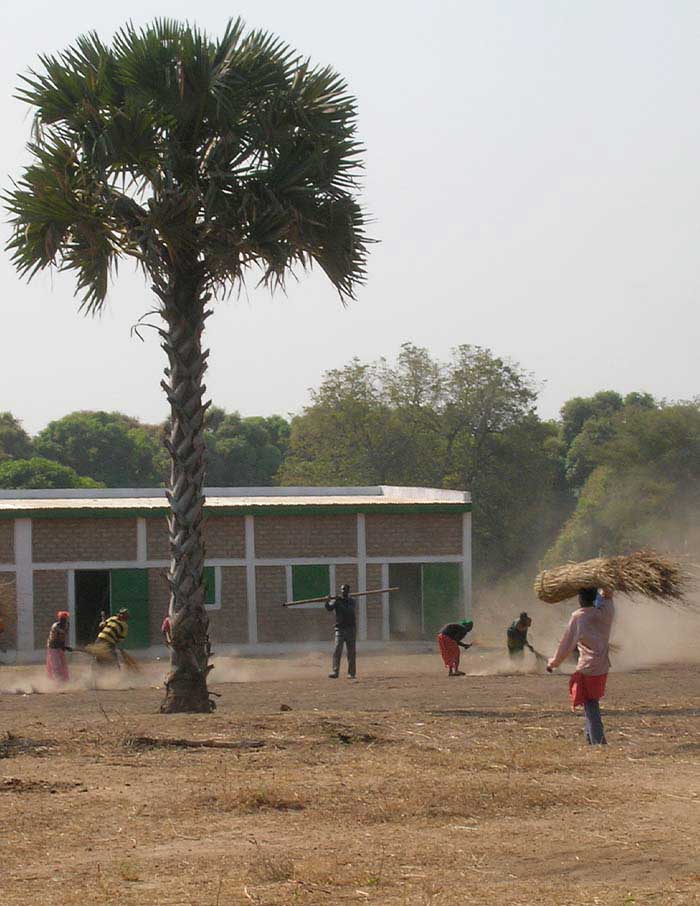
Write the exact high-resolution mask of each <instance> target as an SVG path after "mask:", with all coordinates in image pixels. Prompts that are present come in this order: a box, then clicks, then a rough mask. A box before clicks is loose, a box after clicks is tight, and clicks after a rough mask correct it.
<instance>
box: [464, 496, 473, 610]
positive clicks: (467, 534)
mask: <svg viewBox="0 0 700 906" xmlns="http://www.w3.org/2000/svg"><path fill="white" fill-rule="evenodd" d="M462 579H463V582H464V616H465V618H466V619H468V620H471V619H473V617H472V514H471V510H469V511H468V512H467V513H463V514H462Z"/></svg>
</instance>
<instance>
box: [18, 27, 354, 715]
mask: <svg viewBox="0 0 700 906" xmlns="http://www.w3.org/2000/svg"><path fill="white" fill-rule="evenodd" d="M40 60H41V64H42V66H41V71H40V72H35V71H30V72H29V74H28V75H27V76H25V77H23V85H22V87H21V88H20V90H19V93H18V97H19V98H20V99H22V100H23V101H26V103H28V104H29V105H31V107H32V108H34V130H33V138H32V142H31V143H30V144H29V146H28V147H29V151H30V152H31V155H32V161H31V163H30V165H29V166H28V167H27V168H26V169H25V170H24V172H23V174H22V176H21V177H20V179H19V180H18V181H17V182H15V183H13V186H12V188H11V189H10V191H8V192H7V194H6V195H5V204H6V207H7V209H8V210H9V211H10V213H11V217H12V225H13V231H12V235H11V238H10V241H9V243H8V250H9V251H11V253H12V258H13V262H14V264H15V267H16V268H17V270H18V271H19V273H20V274H21V275H25V276H27V277H28V278H29V279H31V277H33V276H34V275H35V274H36V273H37V271H39V270H41V269H43V268H46V267H49V266H52V265H53V266H56V267H57V268H58V269H59V270H72V271H75V273H76V285H77V289H76V295H80V296H81V297H82V302H81V308H82V310H83V311H85V312H86V313H88V314H93V313H95V312H98V311H99V310H100V309H101V308H102V306H103V305H104V303H105V298H106V296H107V290H108V286H109V283H110V279H111V278H112V277H113V276H114V275H115V274H116V268H117V262H118V261H119V259H123V258H127V259H129V258H131V259H133V260H134V261H135V262H136V263H137V264H138V266H140V267H141V268H142V269H143V273H144V275H145V276H146V279H147V280H148V281H149V282H150V284H151V286H152V290H153V292H154V293H155V296H156V303H155V309H156V310H157V312H158V314H159V315H160V317H161V318H162V322H161V321H159V322H158V327H157V329H158V331H159V333H160V336H161V338H162V346H163V348H164V350H165V352H166V355H167V357H168V367H167V368H166V369H165V375H166V377H165V380H164V381H162V386H163V389H164V390H165V393H166V396H167V398H168V402H169V403H170V409H171V430H170V436H169V439H168V440H167V441H166V446H167V449H168V451H169V453H170V457H171V460H172V465H171V477H170V485H169V490H168V492H167V493H168V500H169V504H170V510H171V513H170V516H169V526H170V550H171V566H170V570H169V574H168V579H169V585H170V612H171V616H172V620H173V651H172V659H171V670H170V674H169V676H168V679H167V681H166V695H165V699H164V701H163V703H162V705H161V710H163V711H168V712H172V711H199V712H206V711H209V710H211V709H212V707H213V705H212V703H211V701H210V696H209V693H208V690H207V674H208V671H209V670H210V669H211V667H210V666H209V663H208V660H209V642H208V634H207V630H208V621H207V616H206V613H205V610H204V588H203V578H202V577H203V567H204V555H205V551H204V544H203V540H202V519H203V508H204V494H203V487H204V475H205V456H204V440H203V421H204V415H205V411H206V408H207V404H205V403H204V401H203V396H204V393H205V389H206V388H205V386H204V384H203V382H202V377H203V375H204V372H205V369H206V360H207V355H208V351H207V350H205V349H204V348H203V346H202V334H203V330H204V325H205V321H206V318H207V316H208V315H209V313H210V308H209V303H210V302H211V301H212V300H215V299H217V298H221V297H222V296H225V295H226V294H228V293H230V292H231V291H232V290H235V289H236V288H237V287H240V286H241V285H242V283H243V281H244V278H245V274H246V272H247V271H248V269H249V268H255V267H257V268H258V269H259V274H260V281H261V282H262V283H263V284H265V285H267V286H269V287H270V288H271V289H273V290H274V289H275V288H277V287H283V286H284V283H285V278H286V277H287V276H288V275H289V274H290V273H292V272H293V271H294V269H295V268H298V267H301V269H307V268H309V267H311V266H313V264H317V265H319V266H320V267H321V268H322V269H323V271H324V272H325V273H326V275H327V276H328V278H329V279H330V281H331V283H332V284H333V286H334V287H335V288H336V290H337V291H338V293H339V294H340V298H341V301H343V302H344V303H345V302H346V301H347V300H349V299H352V298H354V292H355V289H356V287H357V285H358V284H360V283H362V282H363V281H364V278H365V261H366V253H367V248H368V243H369V241H370V240H368V238H367V237H366V235H365V225H366V219H365V216H364V214H363V211H362V208H361V206H360V204H359V203H358V200H357V197H356V192H357V175H358V171H359V169H360V168H361V155H362V147H361V145H360V144H359V143H358V140H357V137H356V103H355V100H354V98H353V97H352V96H351V95H350V94H349V93H348V90H347V87H346V84H345V82H344V81H343V79H342V78H340V77H339V76H338V75H337V74H336V73H335V72H334V71H333V70H332V69H330V68H328V67H313V66H312V65H311V64H310V63H309V62H308V60H306V59H304V58H302V57H301V56H300V55H299V54H298V53H297V52H296V51H294V50H292V49H291V48H290V47H288V46H287V45H286V44H284V43H283V42H282V41H281V40H280V39H278V38H276V37H275V36H273V35H270V34H266V33H263V32H261V31H246V29H245V27H244V25H243V23H242V22H241V21H240V20H237V21H232V22H230V23H229V25H228V27H227V28H226V31H225V33H224V35H223V37H222V38H221V39H220V40H218V41H214V40H211V39H209V38H208V37H207V36H206V35H205V34H204V33H202V32H200V31H199V30H197V29H196V28H194V27H191V26H189V25H187V24H181V23H178V22H174V21H170V20H158V21H156V22H154V23H153V24H152V25H150V26H148V27H147V28H144V29H143V30H140V31H139V30H136V29H135V28H134V27H133V26H131V25H128V26H126V27H124V28H123V29H122V30H121V31H119V32H118V33H117V34H116V36H115V37H114V40H113V42H112V44H111V46H108V45H106V44H103V43H102V42H101V41H100V39H99V38H98V37H97V35H95V34H89V35H85V36H83V37H81V38H79V39H78V40H77V41H76V42H75V45H74V46H72V47H70V48H68V49H67V50H65V51H64V52H63V53H61V54H59V55H57V56H43V57H41V58H40Z"/></svg>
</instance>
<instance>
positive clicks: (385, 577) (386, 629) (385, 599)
mask: <svg viewBox="0 0 700 906" xmlns="http://www.w3.org/2000/svg"><path fill="white" fill-rule="evenodd" d="M388 587H389V564H388V563H382V588H388ZM390 606H391V605H390V602H389V592H388V591H385V592H384V594H383V595H382V641H384V642H388V641H389V637H390V635H391V623H390V620H389V607H390Z"/></svg>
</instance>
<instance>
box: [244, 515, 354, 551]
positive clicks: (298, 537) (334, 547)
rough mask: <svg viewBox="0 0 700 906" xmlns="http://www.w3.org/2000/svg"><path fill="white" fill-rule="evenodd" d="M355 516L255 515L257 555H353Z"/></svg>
mask: <svg viewBox="0 0 700 906" xmlns="http://www.w3.org/2000/svg"><path fill="white" fill-rule="evenodd" d="M356 553H357V517H356V516H256V517H255V556H256V557H354V556H355V555H356Z"/></svg>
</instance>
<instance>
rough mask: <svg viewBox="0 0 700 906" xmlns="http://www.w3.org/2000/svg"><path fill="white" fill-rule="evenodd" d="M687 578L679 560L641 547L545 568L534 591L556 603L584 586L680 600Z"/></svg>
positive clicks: (542, 598)
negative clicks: (621, 554)
mask: <svg viewBox="0 0 700 906" xmlns="http://www.w3.org/2000/svg"><path fill="white" fill-rule="evenodd" d="M688 582H689V577H688V575H687V573H686V572H685V570H684V569H683V566H682V564H681V563H680V562H679V561H677V560H671V559H669V558H668V557H662V556H660V555H659V554H657V553H656V552H655V551H652V550H642V551H637V552H636V553H634V554H629V555H628V556H625V557H598V558H596V559H595V560H585V561H584V562H583V563H566V564H565V565H564V566H558V567H556V568H555V569H548V570H545V571H544V572H541V573H540V574H539V575H538V576H537V578H536V579H535V594H536V595H537V597H538V598H539V599H540V600H541V601H546V602H547V603H548V604H556V603H557V602H559V601H566V600H567V599H568V598H573V597H575V596H576V595H577V594H578V593H579V591H580V590H581V589H582V588H608V589H610V590H611V591H619V592H621V593H622V594H626V595H644V596H645V597H647V598H652V599H654V600H656V601H668V600H676V601H680V600H682V599H683V596H684V594H685V591H686V589H687V586H688Z"/></svg>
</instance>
